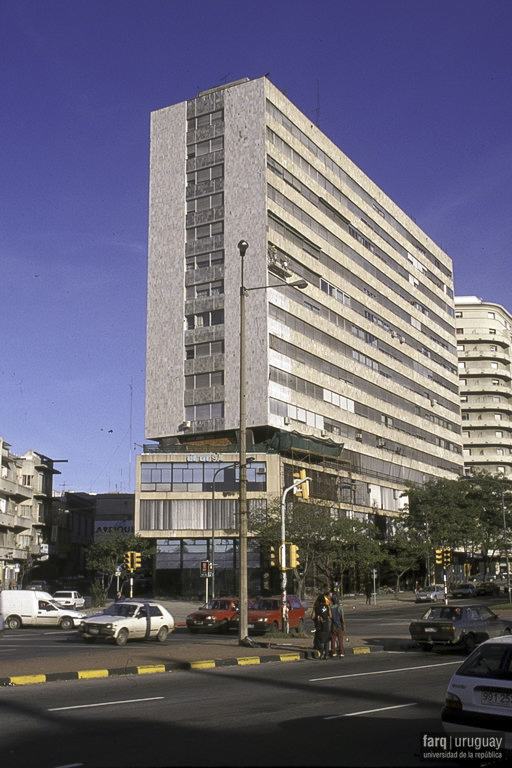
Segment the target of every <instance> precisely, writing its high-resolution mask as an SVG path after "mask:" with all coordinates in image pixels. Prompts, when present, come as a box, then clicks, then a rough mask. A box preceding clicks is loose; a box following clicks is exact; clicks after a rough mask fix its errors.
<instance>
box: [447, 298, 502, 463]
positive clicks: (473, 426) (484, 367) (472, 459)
mask: <svg viewBox="0 0 512 768" xmlns="http://www.w3.org/2000/svg"><path fill="white" fill-rule="evenodd" d="M455 317H456V333H457V350H458V356H459V378H460V399H461V412H462V440H463V444H464V467H465V470H466V471H467V472H471V471H472V470H473V469H477V470H483V471H485V472H490V473H492V474H497V473H501V474H504V475H512V383H511V380H512V365H511V363H512V349H511V341H512V337H511V328H512V315H511V314H510V312H508V311H507V310H506V309H504V307H502V306H500V305H499V304H495V303H494V302H489V301H483V299H480V298H478V297H477V296H457V297H456V298H455Z"/></svg>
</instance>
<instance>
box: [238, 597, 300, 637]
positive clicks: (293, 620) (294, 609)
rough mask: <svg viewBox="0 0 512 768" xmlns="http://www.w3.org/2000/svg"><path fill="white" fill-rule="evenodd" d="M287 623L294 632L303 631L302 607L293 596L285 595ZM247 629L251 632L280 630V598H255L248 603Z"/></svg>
mask: <svg viewBox="0 0 512 768" xmlns="http://www.w3.org/2000/svg"><path fill="white" fill-rule="evenodd" d="M287 603H288V623H289V626H290V629H294V630H295V631H296V632H303V631H304V613H305V611H304V606H303V605H302V603H301V601H300V600H299V598H298V597H295V595H287ZM248 628H249V629H250V630H252V631H253V632H278V631H280V630H282V620H281V596H278V597H257V598H255V599H254V600H251V602H250V603H249V612H248Z"/></svg>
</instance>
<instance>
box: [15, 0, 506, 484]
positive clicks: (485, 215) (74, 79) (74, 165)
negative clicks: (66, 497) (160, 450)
mask: <svg viewBox="0 0 512 768" xmlns="http://www.w3.org/2000/svg"><path fill="white" fill-rule="evenodd" d="M511 34H512V3H511V2H509V0H311V1H310V0H277V2H276V0H272V2H269V1H268V0H246V1H245V2H243V3H240V2H235V1H234V0H217V2H215V3H212V2H211V0H195V2H193V3H186V2H182V1H181V0H176V1H175V0H0V114H1V120H0V200H1V205H0V259H1V272H0V307H1V310H2V311H1V317H2V323H1V328H2V333H1V338H2V345H1V347H2V354H1V356H0V435H2V436H3V437H4V439H5V440H7V441H8V442H10V443H11V444H12V448H13V450H14V451H16V452H17V453H24V452H25V451H26V450H29V449H34V450H37V451H40V452H41V453H45V454H46V455H48V456H50V457H52V458H55V459H67V460H68V463H67V464H62V465H59V466H60V469H61V472H62V474H61V476H60V477H57V478H56V483H55V485H56V488H57V489H58V490H69V489H72V490H80V491H88V492H106V491H128V490H133V485H134V467H135V455H136V453H137V452H138V451H139V450H140V449H139V447H138V445H140V444H142V443H143V441H144V367H145V308H146V254H147V220H148V210H147V209H148V203H147V201H148V152H149V114H150V112H151V111H152V110H155V109H159V108H161V107H164V106H167V105H169V104H173V103H176V102H178V101H182V100H184V99H187V98H190V97H192V96H194V95H196V93H197V92H198V91H200V90H204V89H206V88H209V87H213V86H215V85H220V84H221V83H222V82H225V81H226V80H227V81H231V80H236V79H238V78H240V77H250V78H253V77H259V76H261V75H263V74H265V73H270V74H269V77H270V79H271V80H272V82H274V83H275V84H276V85H277V86H278V87H279V88H281V89H282V90H283V91H286V92H287V94H288V97H289V98H290V99H291V100H292V101H293V102H294V103H295V104H296V105H297V106H298V107H299V108H300V109H301V110H302V111H303V112H305V113H306V114H308V115H309V116H311V118H312V119H313V120H314V121H316V120H317V118H319V124H320V128H321V129H322V130H323V131H324V132H325V133H326V134H327V135H328V136H329V137H330V138H331V139H332V140H333V141H334V142H335V143H336V144H338V146H340V147H341V149H343V151H344V152H345V153H346V154H347V155H348V156H349V157H350V158H351V159H352V160H353V161H354V162H355V163H357V164H358V165H359V166H360V167H361V168H362V169H363V170H364V171H365V172H366V173H367V174H368V175H369V176H370V177H371V178H372V179H373V180H374V181H375V182H376V183H377V184H378V185H379V186H380V187H381V188H382V189H383V190H384V191H385V192H386V193H387V194H388V195H389V196H390V197H391V198H392V199H394V200H395V201H396V202H397V203H398V204H399V205H400V206H401V207H402V208H403V209H404V210H405V211H406V212H407V213H408V214H409V215H410V216H411V217H412V218H413V219H415V220H416V221H417V223H418V224H419V225H420V226H421V227H422V228H423V229H425V230H426V232H427V233H428V234H429V235H430V236H431V237H432V238H433V239H434V240H435V241H436V242H438V243H439V245H440V246H441V247H443V248H444V249H445V250H446V251H447V252H448V253H449V255H450V256H451V257H452V259H453V261H454V270H455V288H456V293H457V294H458V295H466V294H476V295H479V296H481V297H482V298H484V299H485V300H488V301H496V302H498V303H500V304H502V305H503V306H505V307H506V308H507V309H508V310H509V311H512V301H511V300H510V277H511V273H512V269H511V266H510V264H511V248H510V244H511V240H512V238H511V230H512V223H511V222H512V209H511V208H512V206H511V200H512V132H511V125H512V98H511V93H512V45H511V43H510V40H511ZM242 235H243V236H244V237H249V233H241V236H242Z"/></svg>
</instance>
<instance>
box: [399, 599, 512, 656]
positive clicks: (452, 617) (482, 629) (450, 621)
mask: <svg viewBox="0 0 512 768" xmlns="http://www.w3.org/2000/svg"><path fill="white" fill-rule="evenodd" d="M409 632H410V635H411V639H412V640H414V641H415V642H416V643H417V644H418V645H419V646H421V647H422V648H423V649H424V650H427V651H428V650H430V649H431V648H433V647H435V646H443V645H444V646H455V647H459V648H463V649H464V650H465V651H466V652H468V653H469V652H470V651H472V650H473V648H474V647H475V645H476V644H477V643H481V642H483V641H484V640H488V639H489V638H490V637H497V636H498V635H504V634H507V633H510V632H512V619H505V620H503V619H499V618H498V616H497V615H496V614H495V613H494V612H493V611H491V609H490V608H488V607H487V606H486V605H464V606H453V605H439V606H438V605H435V606H432V607H430V608H429V609H428V611H426V612H425V613H424V614H423V616H422V617H421V619H418V620H416V621H411V623H410V625H409Z"/></svg>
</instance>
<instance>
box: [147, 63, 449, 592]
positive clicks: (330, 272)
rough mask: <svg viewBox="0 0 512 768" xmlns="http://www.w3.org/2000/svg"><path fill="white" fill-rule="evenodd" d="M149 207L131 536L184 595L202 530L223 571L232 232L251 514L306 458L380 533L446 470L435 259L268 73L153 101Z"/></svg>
mask: <svg viewBox="0 0 512 768" xmlns="http://www.w3.org/2000/svg"><path fill="white" fill-rule="evenodd" d="M149 219H150V223H149V272H148V310H147V373H146V436H147V438H149V439H151V440H153V441H155V445H154V446H152V447H149V446H148V447H146V448H145V451H144V453H143V454H142V455H141V456H140V457H139V459H138V469H137V494H136V530H137V531H138V532H139V533H140V534H141V535H143V536H147V537H152V538H154V539H156V540H157V545H158V552H159V554H158V556H157V567H158V568H160V569H163V570H166V571H168V572H174V575H175V576H176V574H177V572H178V571H180V572H181V574H182V576H181V577H180V578H181V591H183V592H184V591H186V590H185V587H184V578H185V577H184V576H183V574H185V573H186V574H188V575H187V576H186V579H188V581H187V584H192V583H193V582H194V583H197V582H196V580H195V575H194V574H196V572H197V573H198V564H199V560H201V559H202V558H205V557H208V556H209V554H210V550H211V539H214V538H216V537H218V539H217V541H216V542H215V544H216V547H217V550H218V551H217V554H216V562H218V563H219V568H221V567H224V568H225V569H226V570H229V569H230V568H232V567H233V566H236V548H237V547H236V534H237V487H238V486H237V477H238V473H237V467H236V466H233V465H236V461H237V458H238V456H237V451H238V428H239V416H240V413H239V406H240V399H239V395H240V388H239V384H240V336H239V329H240V294H241V291H240V286H241V258H240V253H239V250H238V248H237V244H238V242H239V241H240V240H241V239H244V240H246V241H247V242H248V243H249V248H248V250H247V253H246V256H245V259H244V287H245V288H246V293H245V296H246V312H247V323H246V328H247V341H246V366H247V401H246V402H247V424H248V427H249V432H248V451H249V454H250V456H252V457H254V461H253V463H252V464H251V465H250V467H249V468H248V482H249V487H248V490H249V494H248V500H249V511H251V509H253V508H255V507H256V506H258V507H259V508H262V507H264V506H265V505H266V504H267V503H269V500H270V499H276V498H279V497H280V494H281V493H282V490H283V488H285V487H287V486H288V485H289V484H290V482H291V480H292V478H293V472H294V471H297V470H298V469H303V468H304V469H306V470H307V473H308V475H309V476H311V477H312V479H313V482H312V485H311V498H310V502H311V503H312V504H316V505H318V504H321V505H324V506H327V507H329V509H330V510H331V511H332V513H333V514H340V515H358V516H362V517H371V518H372V519H375V520H376V521H377V522H379V521H380V524H381V525H382V527H383V528H385V519H386V517H387V516H389V515H393V514H394V513H396V512H397V511H399V510H400V508H401V507H403V505H404V501H405V499H404V497H403V492H404V490H405V489H406V487H407V484H408V483H410V482H415V483H420V484H421V483H423V482H424V481H425V480H426V479H428V478H430V477H456V476H457V475H458V474H460V472H461V471H462V446H461V434H460V432H461V427H460V403H459V392H458V373H457V352H456V341H455V322H454V301H453V277H452V264H451V260H450V258H449V257H448V256H447V255H446V253H444V252H443V251H442V250H441V249H440V248H439V247H438V246H437V245H436V244H435V243H434V242H433V241H432V240H431V239H430V238H429V237H428V235H427V234H425V232H423V231H422V230H421V229H420V228H419V227H418V226H417V225H416V224H415V223H414V221H412V220H411V219H410V218H409V217H408V216H407V215H406V214H405V213H404V212H403V211H402V210H401V209H400V208H399V207H398V206H397V205H396V204H395V203H393V201H392V200H390V198H388V197H387V196H386V195H385V194H384V192H383V191H382V190H381V189H379V187H377V185H376V184H374V183H373V182H372V181H371V179H369V178H368V176H366V175H365V174H364V173H363V172H362V171H361V170H360V169H359V168H358V167H357V166H356V165H354V163H352V162H351V161H350V160H349V159H348V157H346V155H344V154H343V152H342V151H341V150H340V149H339V148H338V147H337V146H336V145H335V144H333V143H332V141H330V140H329V139H328V138H327V137H326V136H325V135H324V134H323V133H322V132H321V131H320V130H319V129H318V127H317V126H315V125H314V124H313V123H312V122H311V120H310V119H309V118H308V117H307V116H306V115H304V114H303V113H302V112H301V111H300V110H299V109H297V108H296V107H295V106H294V105H293V104H292V103H291V102H290V101H289V100H288V99H287V98H286V96H285V95H284V94H283V93H282V92H281V91H280V90H279V89H278V88H276V87H275V86H274V85H273V84H272V83H271V82H270V81H269V80H268V79H267V78H265V77H263V78H259V79H256V80H241V81H237V82H235V83H231V84H228V85H226V86H222V87H219V88H213V89H211V90H208V91H204V92H203V93H200V94H199V95H198V96H197V97H195V98H192V99H190V100H188V101H185V102H182V103H179V104H176V105H173V106H170V107H167V108H165V109H160V110H158V111H156V112H154V113H153V114H152V117H151V168H150V216H149ZM280 278H283V279H284V280H285V281H286V280H287V281H288V282H294V281H295V280H296V279H303V280H305V281H307V284H308V285H307V288H306V289H304V290H299V289H297V288H293V287H286V286H284V285H283V283H282V282H280ZM264 286H272V287H264ZM223 466H224V467H225V469H224V470H222V467H223ZM218 470H220V471H218ZM217 471H218V472H217ZM215 494H217V497H218V498H217V497H216V496H215ZM383 521H384V522H383ZM250 568H251V572H252V573H253V575H254V574H255V573H256V571H257V568H258V560H257V556H256V554H254V556H253V557H252V559H251V560H250ZM171 582H172V583H175V584H177V582H176V580H174V578H171ZM191 588H192V587H191ZM226 588H227V587H226Z"/></svg>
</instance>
